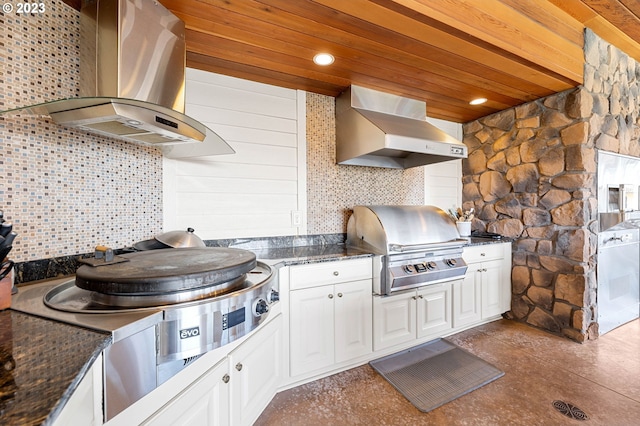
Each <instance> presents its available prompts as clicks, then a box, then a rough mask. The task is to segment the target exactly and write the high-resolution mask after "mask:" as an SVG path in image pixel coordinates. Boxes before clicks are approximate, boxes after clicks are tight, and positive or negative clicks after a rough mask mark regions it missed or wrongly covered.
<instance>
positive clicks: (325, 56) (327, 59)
mask: <svg viewBox="0 0 640 426" xmlns="http://www.w3.org/2000/svg"><path fill="white" fill-rule="evenodd" d="M334 60H335V58H334V57H333V55H331V54H329V53H318V54H317V55H316V56H314V57H313V62H315V63H316V64H317V65H331V64H332V63H333V61H334Z"/></svg>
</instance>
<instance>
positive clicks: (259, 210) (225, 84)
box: [163, 69, 307, 239]
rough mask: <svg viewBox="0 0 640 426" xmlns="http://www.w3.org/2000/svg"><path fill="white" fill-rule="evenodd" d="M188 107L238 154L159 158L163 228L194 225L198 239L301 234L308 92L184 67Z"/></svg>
mask: <svg viewBox="0 0 640 426" xmlns="http://www.w3.org/2000/svg"><path fill="white" fill-rule="evenodd" d="M186 113H187V115H189V116H191V117H193V118H195V119H196V120H199V121H201V122H202V123H204V124H205V125H206V126H208V127H209V128H211V129H212V130H214V131H215V132H216V133H218V134H219V135H220V136H221V137H222V138H223V139H225V140H226V141H227V142H228V143H229V145H231V146H232V147H233V149H234V150H235V151H236V153H235V154H232V155H221V156H210V157H201V158H197V159H187V160H184V159H183V160H170V159H167V158H165V159H164V164H163V166H164V173H163V180H164V182H163V190H164V194H163V202H164V214H163V216H164V230H165V231H170V230H174V229H186V228H187V227H192V228H194V229H195V230H196V234H197V235H198V236H199V237H201V238H203V239H222V238H241V237H261V236H279V235H298V234H306V229H307V226H306V210H307V209H306V157H305V155H306V136H305V133H306V130H305V120H306V117H305V93H304V92H299V91H295V90H291V89H285V88H281V87H276V86H270V85H266V84H261V83H256V82H251V81H247V80H241V79H237V78H233V77H227V76H223V75H218V74H213V73H209V72H204V71H199V70H194V69H187V85H186ZM294 217H297V218H299V223H297V222H295V221H294ZM294 223H295V224H294Z"/></svg>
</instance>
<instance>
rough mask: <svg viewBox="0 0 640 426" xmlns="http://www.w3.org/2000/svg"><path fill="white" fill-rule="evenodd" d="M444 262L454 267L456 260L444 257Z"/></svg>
mask: <svg viewBox="0 0 640 426" xmlns="http://www.w3.org/2000/svg"><path fill="white" fill-rule="evenodd" d="M444 263H446V264H447V265H448V266H451V267H454V266H456V265H457V263H458V262H457V261H456V260H455V259H445V260H444Z"/></svg>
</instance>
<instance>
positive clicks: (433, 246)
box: [347, 206, 467, 295]
mask: <svg viewBox="0 0 640 426" xmlns="http://www.w3.org/2000/svg"><path fill="white" fill-rule="evenodd" d="M466 243H467V240H466V239H463V238H460V234H459V233H458V229H457V227H456V224H455V222H454V221H453V219H452V218H451V217H450V216H449V215H448V214H447V213H445V212H444V211H443V210H442V209H439V208H437V207H434V206H356V207H354V209H353V215H352V216H351V217H350V218H349V222H348V224H347V244H348V245H350V246H354V247H358V248H361V249H364V250H368V251H372V252H374V253H376V254H377V256H376V261H375V262H374V264H375V265H377V267H376V270H375V271H374V280H373V292H374V293H375V294H378V295H389V294H391V293H393V292H397V291H402V290H407V289H411V288H416V287H421V286H424V285H429V284H435V283H440V282H445V281H452V280H455V279H459V278H462V277H463V276H464V274H465V273H466V271H467V264H466V263H465V261H464V260H463V259H462V248H463V246H464V245H465V244H466Z"/></svg>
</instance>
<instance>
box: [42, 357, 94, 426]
mask: <svg viewBox="0 0 640 426" xmlns="http://www.w3.org/2000/svg"><path fill="white" fill-rule="evenodd" d="M102 417H103V416H102V355H100V356H99V357H98V358H97V359H96V361H95V362H94V363H93V365H92V366H91V368H90V369H89V371H87V373H86V374H85V376H84V377H83V378H82V380H81V381H80V383H79V384H78V387H77V388H76V390H75V391H74V392H73V395H71V397H70V398H69V400H68V401H67V403H66V404H65V406H64V408H63V409H62V411H61V412H60V414H59V415H58V417H57V418H56V420H55V421H54V422H53V424H54V425H56V426H57V425H61V426H69V425H82V426H89V425H92V426H94V425H101V424H102V423H103V419H102Z"/></svg>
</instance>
